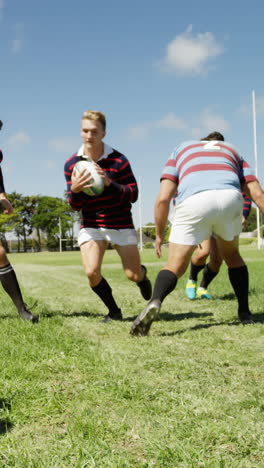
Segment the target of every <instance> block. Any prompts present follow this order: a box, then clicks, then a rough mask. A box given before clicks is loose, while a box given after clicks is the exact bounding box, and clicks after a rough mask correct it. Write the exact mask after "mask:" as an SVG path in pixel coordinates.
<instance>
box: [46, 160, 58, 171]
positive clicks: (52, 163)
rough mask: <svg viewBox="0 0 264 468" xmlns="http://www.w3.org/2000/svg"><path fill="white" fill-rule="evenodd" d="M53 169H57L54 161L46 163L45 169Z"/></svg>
mask: <svg viewBox="0 0 264 468" xmlns="http://www.w3.org/2000/svg"><path fill="white" fill-rule="evenodd" d="M55 167H57V163H56V161H52V160H51V159H50V160H49V161H47V168H48V169H54V168H55Z"/></svg>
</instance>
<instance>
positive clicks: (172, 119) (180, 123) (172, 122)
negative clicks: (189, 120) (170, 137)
mask: <svg viewBox="0 0 264 468" xmlns="http://www.w3.org/2000/svg"><path fill="white" fill-rule="evenodd" d="M153 126H155V127H157V128H167V129H170V128H172V129H174V130H184V129H185V128H186V123H185V121H184V120H183V119H182V118H181V117H177V115H175V114H174V113H173V112H169V113H168V114H166V115H165V116H164V117H163V118H162V119H160V120H157V121H156V122H153Z"/></svg>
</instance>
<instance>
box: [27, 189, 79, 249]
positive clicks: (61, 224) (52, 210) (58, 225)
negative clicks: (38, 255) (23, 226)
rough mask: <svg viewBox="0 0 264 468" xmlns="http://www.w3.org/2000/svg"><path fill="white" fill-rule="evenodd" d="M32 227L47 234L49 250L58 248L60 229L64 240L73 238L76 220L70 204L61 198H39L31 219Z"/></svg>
mask: <svg viewBox="0 0 264 468" xmlns="http://www.w3.org/2000/svg"><path fill="white" fill-rule="evenodd" d="M31 222H32V227H34V228H36V229H37V230H39V232H40V230H41V231H42V232H43V233H45V235H46V237H47V246H48V248H49V249H52V250H53V249H55V248H58V245H59V237H60V229H61V234H62V237H63V238H66V237H69V238H71V234H70V235H69V234H68V233H69V232H71V233H72V228H73V222H74V218H73V216H72V210H71V208H70V206H69V204H68V203H67V202H66V201H64V200H62V199H61V198H53V197H47V196H44V197H39V200H38V204H37V207H36V210H35V213H34V214H33V216H32V218H31Z"/></svg>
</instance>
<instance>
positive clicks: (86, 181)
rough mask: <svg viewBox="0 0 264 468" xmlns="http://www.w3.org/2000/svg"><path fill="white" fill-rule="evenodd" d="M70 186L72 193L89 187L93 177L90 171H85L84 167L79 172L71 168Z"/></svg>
mask: <svg viewBox="0 0 264 468" xmlns="http://www.w3.org/2000/svg"><path fill="white" fill-rule="evenodd" d="M71 181H72V186H71V191H72V192H73V193H79V192H82V191H83V189H85V188H88V187H91V186H92V181H93V178H92V176H91V174H90V172H87V170H86V169H84V170H83V171H81V172H80V173H79V174H78V173H77V171H76V170H75V169H73V172H72V176H71Z"/></svg>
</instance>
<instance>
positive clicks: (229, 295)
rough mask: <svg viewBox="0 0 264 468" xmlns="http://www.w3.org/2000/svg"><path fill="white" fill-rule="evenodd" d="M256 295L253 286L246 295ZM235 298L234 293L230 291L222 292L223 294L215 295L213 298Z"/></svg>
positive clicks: (229, 299) (225, 299)
mask: <svg viewBox="0 0 264 468" xmlns="http://www.w3.org/2000/svg"><path fill="white" fill-rule="evenodd" d="M253 294H254V295H256V289H255V288H251V289H250V290H249V292H248V295H249V296H252V295H253ZM235 298H236V296H235V294H234V293H233V292H231V293H228V294H224V295H223V296H215V299H221V300H224V301H232V300H234V299H235Z"/></svg>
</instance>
